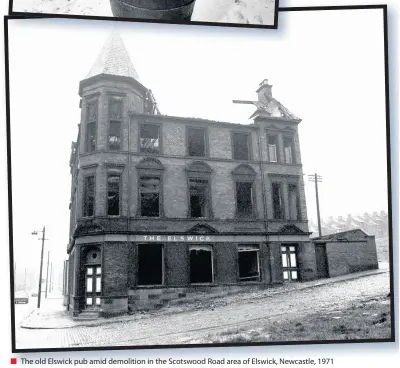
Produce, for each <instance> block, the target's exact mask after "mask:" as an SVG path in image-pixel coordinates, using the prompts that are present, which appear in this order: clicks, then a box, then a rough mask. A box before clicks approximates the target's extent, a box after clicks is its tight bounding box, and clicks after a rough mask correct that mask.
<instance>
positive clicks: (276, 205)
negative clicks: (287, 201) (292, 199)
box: [272, 183, 284, 220]
mask: <svg viewBox="0 0 400 368" xmlns="http://www.w3.org/2000/svg"><path fill="white" fill-rule="evenodd" d="M272 205H273V211H274V219H276V220H283V214H284V212H283V201H282V187H281V185H280V184H279V183H272Z"/></svg>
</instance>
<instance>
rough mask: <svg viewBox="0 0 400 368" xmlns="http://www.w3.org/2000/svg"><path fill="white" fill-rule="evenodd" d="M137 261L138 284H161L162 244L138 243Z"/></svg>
mask: <svg viewBox="0 0 400 368" xmlns="http://www.w3.org/2000/svg"><path fill="white" fill-rule="evenodd" d="M138 263H139V270H138V285H162V283H163V246H162V245H161V244H139V245H138Z"/></svg>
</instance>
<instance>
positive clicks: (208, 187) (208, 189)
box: [187, 177, 212, 219]
mask: <svg viewBox="0 0 400 368" xmlns="http://www.w3.org/2000/svg"><path fill="white" fill-rule="evenodd" d="M192 180H198V181H200V180H201V181H204V182H206V183H205V185H204V187H205V190H206V193H205V198H206V201H207V203H206V208H205V216H201V217H193V216H192V204H191V181H192ZM187 181H188V199H189V200H188V217H189V218H191V219H207V218H210V217H211V213H212V210H211V208H210V207H212V202H211V193H210V192H211V185H210V180H209V178H196V177H188V179H187Z"/></svg>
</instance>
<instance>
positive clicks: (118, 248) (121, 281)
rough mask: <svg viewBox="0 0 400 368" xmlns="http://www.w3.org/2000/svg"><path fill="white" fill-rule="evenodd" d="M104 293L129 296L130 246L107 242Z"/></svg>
mask: <svg viewBox="0 0 400 368" xmlns="http://www.w3.org/2000/svg"><path fill="white" fill-rule="evenodd" d="M103 252H104V254H103V293H104V294H105V295H108V296H112V295H116V296H119V295H127V291H128V264H129V265H130V264H131V260H129V257H128V256H129V244H128V243H110V242H107V243H105V244H104V247H103Z"/></svg>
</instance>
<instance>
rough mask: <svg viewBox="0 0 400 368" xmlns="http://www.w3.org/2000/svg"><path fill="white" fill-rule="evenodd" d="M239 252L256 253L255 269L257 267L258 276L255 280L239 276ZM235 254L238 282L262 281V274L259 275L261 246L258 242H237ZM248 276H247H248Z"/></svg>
mask: <svg viewBox="0 0 400 368" xmlns="http://www.w3.org/2000/svg"><path fill="white" fill-rule="evenodd" d="M240 248H248V249H246V250H244V249H243V250H240ZM240 252H256V253H257V269H258V276H257V280H246V279H244V278H241V277H240V266H239V253H240ZM236 254H237V261H236V264H237V281H238V282H240V283H248V282H260V281H262V275H261V270H262V267H261V247H260V244H250V243H246V244H244V243H243V244H238V245H237V247H236ZM248 278H249V277H248Z"/></svg>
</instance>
